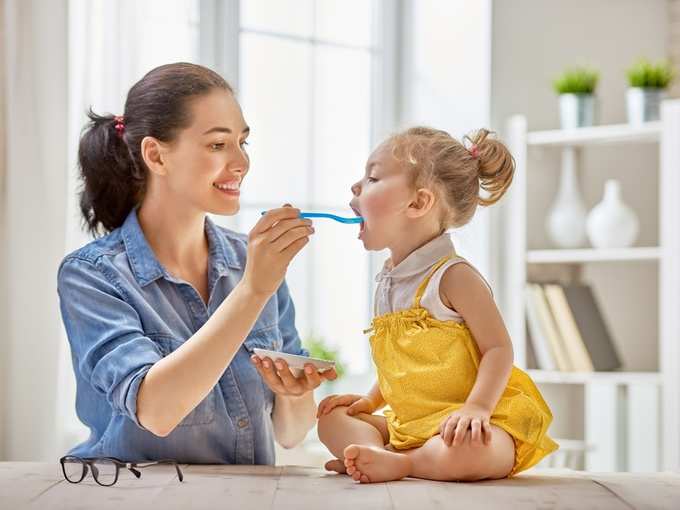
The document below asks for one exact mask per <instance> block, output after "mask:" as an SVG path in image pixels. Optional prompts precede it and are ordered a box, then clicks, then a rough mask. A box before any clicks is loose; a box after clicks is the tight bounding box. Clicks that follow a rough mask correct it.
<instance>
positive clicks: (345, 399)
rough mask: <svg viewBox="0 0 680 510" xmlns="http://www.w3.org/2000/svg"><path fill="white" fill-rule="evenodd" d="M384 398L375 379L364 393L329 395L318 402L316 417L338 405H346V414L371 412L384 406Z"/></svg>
mask: <svg viewBox="0 0 680 510" xmlns="http://www.w3.org/2000/svg"><path fill="white" fill-rule="evenodd" d="M385 403H386V402H385V399H384V398H383V396H382V393H381V392H380V386H379V384H378V382H377V381H376V382H375V383H374V384H373V386H371V389H370V390H369V391H368V393H367V394H366V395H355V394H345V395H329V396H328V397H326V398H324V399H323V400H322V401H321V402H320V403H319V408H318V409H317V412H316V417H317V418H320V417H321V415H324V414H328V413H330V412H331V411H332V410H333V409H334V408H336V407H338V406H348V409H347V414H349V415H354V414H358V413H366V414H372V413H374V412H375V411H378V410H380V409H382V408H383V407H385Z"/></svg>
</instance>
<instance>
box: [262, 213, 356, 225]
mask: <svg viewBox="0 0 680 510" xmlns="http://www.w3.org/2000/svg"><path fill="white" fill-rule="evenodd" d="M266 213H267V211H262V214H266ZM300 218H329V219H331V220H335V221H337V222H340V223H348V224H351V223H362V222H363V221H364V219H363V218H362V217H361V216H356V217H354V218H343V217H342V216H336V215H335V214H329V213H316V212H301V213H300Z"/></svg>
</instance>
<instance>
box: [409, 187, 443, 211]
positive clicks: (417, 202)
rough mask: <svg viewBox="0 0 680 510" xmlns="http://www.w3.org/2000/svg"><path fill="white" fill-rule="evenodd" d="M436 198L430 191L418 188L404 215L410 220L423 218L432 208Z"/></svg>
mask: <svg viewBox="0 0 680 510" xmlns="http://www.w3.org/2000/svg"><path fill="white" fill-rule="evenodd" d="M435 200H436V197H435V196H434V193H432V191H431V190H429V189H427V188H420V189H419V190H417V191H416V193H415V196H414V197H413V200H411V203H410V204H409V205H408V208H407V210H406V215H407V216H409V217H410V218H420V217H422V216H425V215H426V214H427V213H428V212H430V210H432V208H433V207H434V204H435Z"/></svg>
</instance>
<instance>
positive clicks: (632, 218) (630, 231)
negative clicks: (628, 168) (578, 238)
mask: <svg viewBox="0 0 680 510" xmlns="http://www.w3.org/2000/svg"><path fill="white" fill-rule="evenodd" d="M638 231H639V221H638V217H637V215H636V214H635V212H634V211H633V210H632V209H631V208H630V207H628V206H627V205H626V204H625V203H624V202H623V199H622V198H621V183H620V182H619V181H617V180H615V179H610V180H608V181H607V182H606V183H605V185H604V197H603V199H602V202H600V203H599V204H597V205H596V206H595V207H594V208H593V210H592V211H590V214H589V215H588V220H587V232H588V239H590V243H591V244H592V245H593V246H594V247H595V248H627V247H629V246H632V245H633V244H634V243H635V240H636V239H637V235H638Z"/></svg>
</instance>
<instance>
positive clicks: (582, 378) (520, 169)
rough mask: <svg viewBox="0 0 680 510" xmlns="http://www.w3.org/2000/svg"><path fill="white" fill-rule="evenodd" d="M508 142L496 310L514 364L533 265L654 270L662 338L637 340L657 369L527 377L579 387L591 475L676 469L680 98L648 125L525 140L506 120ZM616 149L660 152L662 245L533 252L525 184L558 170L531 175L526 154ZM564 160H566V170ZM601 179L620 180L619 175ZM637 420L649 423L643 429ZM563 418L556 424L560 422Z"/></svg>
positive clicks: (522, 354) (679, 457)
mask: <svg viewBox="0 0 680 510" xmlns="http://www.w3.org/2000/svg"><path fill="white" fill-rule="evenodd" d="M505 140H506V142H507V143H508V146H509V148H510V150H511V152H512V154H513V155H514V157H515V162H516V174H515V180H514V182H513V185H512V186H511V188H510V191H509V194H508V198H507V202H506V203H505V204H504V205H503V209H502V213H503V214H502V218H501V225H500V228H501V229H502V233H501V238H502V239H503V241H502V248H501V249H502V255H503V256H502V257H501V259H502V260H501V262H500V265H499V270H500V273H499V279H500V283H501V285H500V289H499V290H500V292H499V294H500V295H499V303H500V306H501V309H502V311H503V315H504V318H505V320H506V323H507V326H508V329H509V330H510V333H511V335H512V338H513V344H514V348H515V357H516V364H517V365H518V366H520V367H521V368H526V353H527V338H526V336H527V335H526V318H525V300H524V295H525V285H526V283H527V272H528V270H529V268H530V267H532V266H539V265H544V264H555V265H558V267H559V265H564V266H565V267H567V268H570V269H575V272H574V274H575V275H577V277H578V275H580V274H581V268H582V267H583V266H584V265H587V264H628V263H631V262H644V263H645V264H655V265H657V266H658V317H657V319H658V338H654V339H649V338H644V339H640V342H649V341H653V342H658V358H659V359H658V371H653V372H639V371H636V372H625V371H621V372H551V371H544V370H533V369H530V370H528V372H529V374H530V375H531V377H532V378H533V379H534V381H536V383H537V384H539V386H541V387H544V386H545V385H551V386H554V385H557V387H558V388H562V389H565V388H568V387H571V388H574V387H575V385H576V387H579V386H580V387H582V390H583V408H582V409H578V410H576V409H570V411H573V412H575V413H576V412H578V413H582V415H581V416H582V418H583V431H584V432H583V434H584V436H585V437H584V438H573V439H575V440H582V441H583V442H584V444H588V449H587V450H586V451H585V468H586V469H591V470H603V471H607V470H631V471H654V470H668V469H672V470H678V469H680V196H679V194H680V100H669V101H665V102H664V103H663V104H662V113H661V120H660V121H658V122H650V123H647V124H644V125H642V126H630V125H627V124H621V125H607V126H595V127H589V128H579V129H572V130H550V131H536V132H529V131H528V130H527V120H526V118H525V117H524V116H522V115H516V116H513V117H511V118H510V119H509V120H508V123H507V126H506V133H505ZM617 144H625V145H632V144H658V147H659V169H658V171H659V172H660V173H659V179H658V182H659V188H658V202H659V203H658V229H659V230H658V232H659V236H658V237H659V243H658V244H659V245H658V246H646V247H631V248H626V249H616V250H600V249H591V248H583V249H566V250H565V249H528V246H527V245H528V243H527V214H528V212H527V211H528V205H529V203H531V202H530V201H531V200H532V199H534V197H533V196H530V194H529V193H528V192H527V183H528V180H529V179H531V178H532V172H540V171H554V170H553V169H552V168H550V169H543V168H527V163H528V160H529V158H528V155H529V151H532V150H539V151H551V150H557V151H562V153H563V155H564V153H565V152H567V151H572V153H573V151H581V150H587V149H588V147H590V146H601V147H609V146H613V147H615V146H616V145H617ZM598 150H609V149H602V148H600V149H598ZM566 159H567V160H569V158H566ZM564 161H565V158H564V156H563V164H564ZM598 171H600V172H607V173H608V174H613V176H615V172H616V168H602V169H600V170H598ZM534 203H535V202H534ZM544 212H545V213H546V214H547V212H548V211H544ZM532 214H535V211H533V212H532ZM652 320H653V319H652ZM631 400H635V402H636V405H637V408H636V409H631V408H630V406H628V405H627V404H626V402H627V401H631ZM622 402H623V403H622ZM634 415H640V416H643V417H645V419H646V420H647V421H646V424H647V427H645V426H642V425H641V421H640V420H639V419H637V418H636V416H634ZM559 418H560V417H559V416H556V417H555V420H557V419H559ZM633 418H636V419H633ZM591 448H592V449H593V451H590V449H591Z"/></svg>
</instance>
